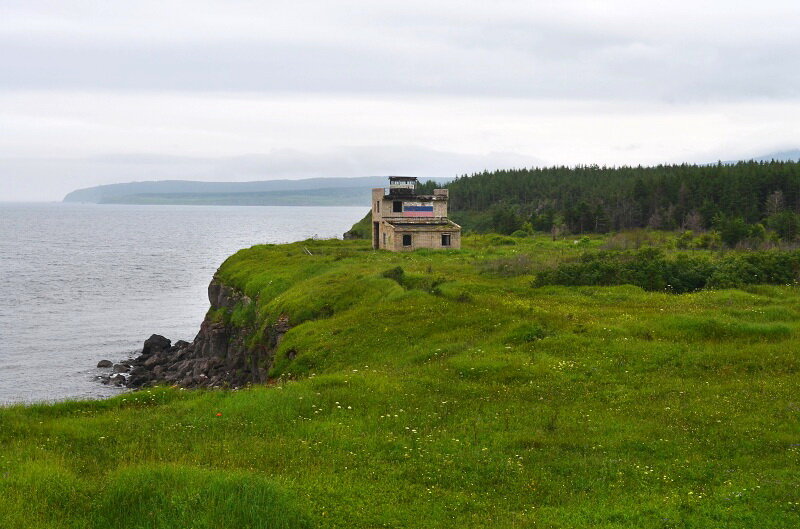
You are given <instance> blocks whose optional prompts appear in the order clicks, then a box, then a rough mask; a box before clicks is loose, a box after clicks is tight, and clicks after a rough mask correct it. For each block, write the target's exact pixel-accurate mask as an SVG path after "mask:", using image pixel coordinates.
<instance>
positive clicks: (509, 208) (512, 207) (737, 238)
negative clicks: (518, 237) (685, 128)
mask: <svg viewBox="0 0 800 529" xmlns="http://www.w3.org/2000/svg"><path fill="white" fill-rule="evenodd" d="M435 185H436V184H434V183H433V182H426V183H424V184H421V186H420V192H422V193H428V192H430V190H432V189H433V187H435ZM446 187H447V188H449V189H450V197H451V198H450V214H451V216H452V217H453V219H454V220H455V221H456V222H459V223H460V224H461V225H462V226H463V227H464V229H465V230H468V231H474V232H481V233H486V232H494V233H500V234H513V233H515V232H520V231H521V232H527V233H533V232H548V233H553V234H554V235H562V234H586V233H608V232H616V231H623V230H630V229H636V228H651V229H661V230H684V231H692V232H693V233H694V234H699V233H703V232H708V231H712V232H713V234H714V237H716V238H717V239H718V240H719V241H721V243H724V244H726V245H728V246H735V245H736V244H738V243H739V242H741V241H745V240H759V239H760V240H767V239H772V240H783V241H796V240H797V239H798V236H800V215H798V212H800V163H798V162H785V161H770V162H755V161H750V162H739V163H736V164H723V163H719V164H716V165H689V164H681V165H658V166H653V167H642V166H638V167H627V166H625V167H601V166H597V165H588V166H577V167H571V168H570V167H547V168H531V169H509V170H496V171H491V172H490V171H485V172H482V173H476V174H472V175H464V176H461V177H459V178H456V179H455V180H453V181H452V182H450V183H448V184H447V185H446ZM429 188H430V189H429ZM711 244H713V241H712V243H711Z"/></svg>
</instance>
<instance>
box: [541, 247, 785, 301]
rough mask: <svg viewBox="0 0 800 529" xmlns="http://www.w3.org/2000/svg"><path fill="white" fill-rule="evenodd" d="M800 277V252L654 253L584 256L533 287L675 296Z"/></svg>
mask: <svg viewBox="0 0 800 529" xmlns="http://www.w3.org/2000/svg"><path fill="white" fill-rule="evenodd" d="M798 277H800V252H796V251H795V252H777V251H765V252H752V253H748V254H743V255H729V256H726V257H724V258H722V259H718V260H716V261H710V260H709V259H708V258H705V257H693V256H688V255H678V256H677V257H675V258H674V259H670V258H668V257H666V256H665V255H664V253H663V251H661V250H659V249H656V248H645V249H642V250H639V251H636V252H599V253H586V254H584V255H582V256H581V257H580V259H579V260H578V261H577V262H570V263H564V264H561V265H559V266H557V267H556V268H554V269H551V270H547V271H544V272H542V273H540V274H539V275H538V276H537V277H536V279H535V280H534V282H533V286H543V285H575V286H579V285H597V286H610V285H625V284H630V285H636V286H638V287H641V288H643V289H645V290H651V291H667V292H673V293H676V294H680V293H684V292H694V291H697V290H700V289H703V288H736V287H740V286H743V285H752V284H778V285H780V284H792V283H795V282H797V279H798Z"/></svg>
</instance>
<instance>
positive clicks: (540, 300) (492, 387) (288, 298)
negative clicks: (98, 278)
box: [0, 236, 800, 528]
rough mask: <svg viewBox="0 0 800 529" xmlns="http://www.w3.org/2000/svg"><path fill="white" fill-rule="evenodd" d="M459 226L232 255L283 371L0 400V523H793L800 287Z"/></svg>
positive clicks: (225, 269) (797, 511) (235, 317)
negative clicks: (677, 273) (639, 267)
mask: <svg viewBox="0 0 800 529" xmlns="http://www.w3.org/2000/svg"><path fill="white" fill-rule="evenodd" d="M603 243H604V240H603V239H600V238H596V239H592V240H591V241H590V242H589V244H590V246H592V247H596V246H599V245H601V244H603ZM581 246H585V244H582V245H581ZM304 247H306V248H308V249H309V250H310V251H311V252H312V253H313V255H311V256H309V255H307V254H306V253H305V251H304V249H303V248H304ZM464 248H465V249H464V250H462V251H452V252H433V251H419V252H415V253H412V254H392V253H387V252H375V251H372V250H370V249H369V243H368V242H364V241H347V242H336V241H305V242H303V243H298V244H292V245H280V246H273V245H265V246H256V247H254V248H251V249H248V250H243V251H240V252H238V253H237V254H236V255H234V256H232V257H231V258H230V259H229V260H228V261H227V262H226V263H225V264H224V265H223V266H222V267H221V268H220V270H219V277H220V278H221V279H222V280H223V281H224V282H225V283H227V284H229V285H231V286H234V287H236V288H238V289H240V290H242V291H243V292H244V293H246V294H247V295H248V296H249V297H250V298H251V299H253V300H254V303H253V305H252V308H251V309H248V310H240V309H238V310H234V311H233V313H232V314H228V315H222V314H220V315H218V317H227V318H229V321H236V322H237V323H240V324H242V325H246V326H248V327H252V328H254V329H257V331H255V333H254V336H253V337H252V340H253V343H254V345H255V344H256V343H257V342H258V341H259V340H260V339H261V338H260V335H259V332H260V331H261V330H263V329H264V328H266V327H267V326H268V325H269V324H270V323H272V322H274V321H275V320H276V319H277V318H278V317H279V316H280V315H282V314H285V315H287V316H288V317H289V319H290V322H291V323H292V325H293V326H294V327H293V328H292V330H291V331H290V332H289V333H288V334H287V335H286V336H285V337H284V339H283V341H282V342H281V345H280V347H279V349H278V351H277V353H276V361H275V364H274V366H273V367H272V373H271V374H272V375H273V377H275V378H276V382H275V383H274V384H272V385H270V386H267V387H256V388H252V389H247V390H241V391H232V392H229V391H179V390H174V389H169V388H159V389H154V390H149V391H142V392H138V393H132V394H126V395H123V396H120V397H117V398H113V399H109V400H106V401H100V402H67V403H61V404H55V405H36V406H30V407H22V406H14V407H10V408H5V409H0V521H1V522H0V527H3V528H29V527H36V528H45V527H46V528H50V527H55V528H87V527H88V528H95V527H96V528H115V527H120V528H122V527H126V528H162V527H163V528H167V527H190V528H191V527H196V528H205V527H237V528H240V527H242V528H246V527H254V528H255V527H258V528H261V527H276V528H278V527H342V528H346V527H347V528H349V527H370V528H372V527H409V528H418V527H452V528H463V527H492V528H505V527H509V528H511V527H519V528H522V527H563V528H579V527H601V528H619V527H636V528H640V527H642V528H689V527H714V528H719V527H722V528H724V527H759V528H787V527H796V526H798V525H799V524H800V477H798V476H800V398H798V395H800V391H799V390H800V373H799V370H800V358H799V357H798V353H797V351H798V347H800V339H799V338H798V332H800V320H798V314H800V313H799V312H798V311H800V291H799V290H798V288H797V287H794V286H749V287H747V289H746V290H717V291H700V292H696V293H692V294H684V295H674V294H666V293H661V292H645V291H643V290H642V289H640V288H638V287H633V286H616V287H565V286H545V287H539V288H532V287H531V286H530V285H531V282H532V280H533V279H534V276H535V274H536V273H537V271H540V270H543V269H547V268H551V267H552V266H554V265H555V264H557V263H558V262H561V261H562V260H563V259H564V258H567V257H572V256H575V255H577V254H578V253H579V252H580V251H582V250H583V249H584V248H580V249H579V248H576V245H575V244H574V243H573V241H571V240H569V241H556V242H552V241H549V240H547V239H546V238H532V239H514V244H503V245H500V244H496V242H495V241H493V240H492V238H491V236H487V237H477V236H475V237H466V238H465V240H464ZM396 267H401V268H402V270H403V274H402V278H401V279H400V280H399V281H398V280H397V277H396V274H392V273H389V274H387V275H388V276H389V277H385V276H384V275H385V274H384V273H385V272H387V271H391V270H393V269H395V268H396ZM432 285H435V286H434V287H432ZM198 323H199V322H198Z"/></svg>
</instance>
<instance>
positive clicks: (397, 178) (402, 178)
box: [389, 176, 417, 182]
mask: <svg viewBox="0 0 800 529" xmlns="http://www.w3.org/2000/svg"><path fill="white" fill-rule="evenodd" d="M392 180H394V181H400V182H416V181H417V177H416V176H390V177H389V181H390V182H391V181H392Z"/></svg>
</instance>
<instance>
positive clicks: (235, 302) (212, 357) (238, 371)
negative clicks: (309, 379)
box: [108, 278, 290, 388]
mask: <svg viewBox="0 0 800 529" xmlns="http://www.w3.org/2000/svg"><path fill="white" fill-rule="evenodd" d="M208 300H209V302H210V303H211V309H210V310H209V311H208V313H207V315H206V317H205V319H204V320H203V323H202V324H201V325H200V331H199V332H198V333H197V336H196V337H195V339H194V340H193V341H192V343H188V342H185V341H182V340H179V341H177V342H176V343H175V344H172V343H171V341H170V340H168V339H166V338H164V337H163V336H159V335H153V336H151V337H150V338H148V339H147V340H145V343H144V348H143V349H142V353H141V355H139V356H138V357H136V358H134V359H131V360H128V361H126V362H121V363H120V364H117V365H115V366H114V371H115V372H116V373H118V374H117V375H114V376H110V377H109V378H108V381H109V382H111V383H115V384H118V385H125V386H127V387H130V388H141V387H149V386H153V385H157V384H170V385H177V386H180V387H185V388H195V387H229V388H237V387H242V386H245V385H247V384H253V383H264V382H267V379H268V371H269V368H270V367H271V365H272V360H273V356H274V353H275V349H276V348H277V346H278V344H279V343H280V340H281V338H282V337H283V335H284V334H285V333H286V332H287V331H288V330H289V328H290V325H289V321H288V319H287V318H285V317H281V318H279V319H278V321H277V322H276V323H274V324H272V325H270V326H268V327H266V329H265V330H264V331H263V332H262V333H261V334H262V336H254V335H255V334H256V333H259V332H260V331H259V330H258V329H257V328H255V327H247V326H239V325H236V324H234V323H233V322H232V321H231V318H230V317H229V316H230V315H231V314H232V313H233V311H235V310H246V309H247V308H248V307H250V305H251V304H252V303H253V302H252V300H251V299H250V298H248V297H247V296H245V295H244V294H243V293H241V292H239V291H238V290H236V289H233V288H231V287H229V286H227V285H225V284H223V283H221V282H220V281H219V280H217V279H216V278H215V279H214V280H212V281H211V284H210V285H209V286H208ZM254 338H255V339H254ZM248 344H257V345H248Z"/></svg>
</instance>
